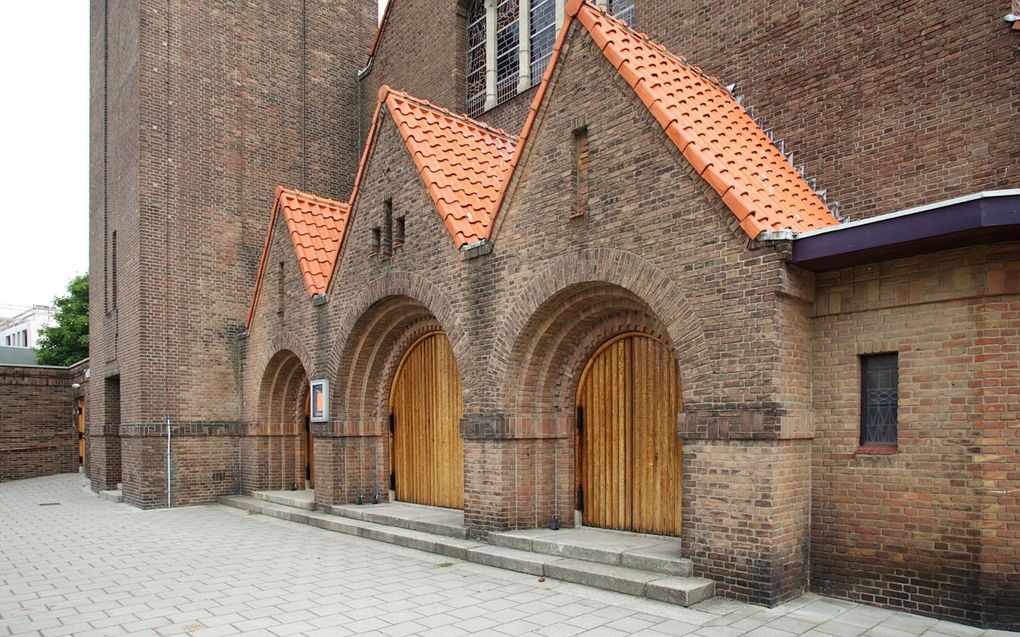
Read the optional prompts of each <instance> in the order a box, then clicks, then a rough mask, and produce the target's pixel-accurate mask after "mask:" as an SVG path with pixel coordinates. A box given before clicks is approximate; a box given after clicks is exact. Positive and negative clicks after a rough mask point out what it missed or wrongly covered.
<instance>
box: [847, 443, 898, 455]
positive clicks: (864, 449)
mask: <svg viewBox="0 0 1020 637" xmlns="http://www.w3.org/2000/svg"><path fill="white" fill-rule="evenodd" d="M897 451H899V447H898V446H897V445H861V446H859V447H857V449H855V450H854V457H857V456H894V455H896V453H897Z"/></svg>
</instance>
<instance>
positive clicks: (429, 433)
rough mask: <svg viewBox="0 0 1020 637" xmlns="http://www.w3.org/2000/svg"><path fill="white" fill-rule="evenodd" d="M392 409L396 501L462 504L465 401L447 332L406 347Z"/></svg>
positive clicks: (395, 383)
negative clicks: (461, 427)
mask: <svg viewBox="0 0 1020 637" xmlns="http://www.w3.org/2000/svg"><path fill="white" fill-rule="evenodd" d="M390 410H391V411H390V413H391V419H392V420H391V425H392V431H393V444H392V447H391V449H392V457H391V461H392V465H391V466H392V467H393V474H394V475H393V477H394V481H395V485H394V486H395V490H396V498H397V500H402V501H404V502H414V503H418V504H428V505H432V506H440V507H449V508H454V509H461V508H463V507H464V442H463V440H462V439H461V437H460V417H461V415H462V413H463V410H464V401H463V398H462V396H461V387H460V374H459V372H458V370H457V362H456V360H455V359H454V356H453V348H452V347H451V345H450V341H449V340H448V339H447V338H446V335H445V334H443V333H442V332H432V333H430V334H426V335H425V336H423V337H422V338H420V339H418V341H416V342H415V343H414V344H413V345H411V347H409V348H408V350H407V353H405V354H404V358H403V360H402V361H401V362H400V365H399V366H398V367H397V373H396V375H395V376H394V380H393V388H392V392H391V395H390Z"/></svg>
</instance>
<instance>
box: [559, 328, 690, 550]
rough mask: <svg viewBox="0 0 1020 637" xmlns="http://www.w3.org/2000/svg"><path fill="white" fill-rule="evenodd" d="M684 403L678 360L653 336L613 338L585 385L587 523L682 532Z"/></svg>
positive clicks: (582, 466)
mask: <svg viewBox="0 0 1020 637" xmlns="http://www.w3.org/2000/svg"><path fill="white" fill-rule="evenodd" d="M679 406H680V390H679V378H678V374H677V369H676V362H675V360H674V359H673V356H672V353H671V352H670V351H669V350H668V348H667V347H666V346H665V345H663V344H662V343H660V342H659V341H657V340H655V339H652V338H650V337H645V336H638V335H631V336H626V337H622V338H618V339H616V340H614V341H610V342H609V343H607V344H606V345H605V346H603V347H602V348H600V349H599V350H598V351H597V352H596V353H595V355H594V356H593V357H592V359H591V361H590V362H589V364H588V367H587V369H586V370H585V372H584V377H583V378H582V381H581V387H580V389H579V391H578V407H579V417H580V418H582V421H583V422H582V430H581V434H580V435H579V438H578V455H579V461H578V476H579V477H578V485H579V486H580V488H581V490H582V493H583V498H584V503H583V509H584V510H583V516H584V523H585V524H587V525H591V526H599V527H604V528H612V529H623V530H629V531H638V532H644V533H657V534H663V535H679V533H680V442H679V439H678V438H677V435H676V414H677V411H678V410H679Z"/></svg>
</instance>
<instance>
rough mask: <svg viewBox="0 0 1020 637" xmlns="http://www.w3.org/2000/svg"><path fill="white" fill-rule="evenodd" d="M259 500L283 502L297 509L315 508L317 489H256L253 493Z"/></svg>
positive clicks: (311, 509) (310, 509)
mask: <svg viewBox="0 0 1020 637" xmlns="http://www.w3.org/2000/svg"><path fill="white" fill-rule="evenodd" d="M252 495H253V496H254V497H255V498H257V499H259V500H264V501H266V502H272V503H274V504H282V505H284V506H289V507H294V508H295V509H305V510H306V511H314V510H315V491H312V490H311V489H303V490H301V491H255V492H254V493H253V494H252Z"/></svg>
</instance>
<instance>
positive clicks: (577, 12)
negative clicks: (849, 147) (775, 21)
mask: <svg viewBox="0 0 1020 637" xmlns="http://www.w3.org/2000/svg"><path fill="white" fill-rule="evenodd" d="M566 13H567V15H566V20H565V23H564V25H563V27H562V28H561V29H560V33H559V37H558V38H557V40H556V44H555V46H554V47H553V53H552V58H551V59H550V61H549V65H548V67H547V68H546V72H545V76H544V78H543V80H542V84H541V86H540V88H539V90H538V92H537V93H536V94H535V99H534V101H533V102H532V105H531V111H530V112H529V114H528V118H527V120H526V121H525V124H524V129H523V131H522V132H521V142H520V144H519V145H518V151H517V154H515V156H514V158H513V160H512V162H513V165H514V168H516V166H517V164H518V163H519V161H520V155H521V154H522V153H523V152H524V150H525V146H526V140H527V139H528V137H529V136H530V134H531V132H532V130H533V128H534V126H535V119H536V116H537V115H538V113H539V112H540V109H541V107H542V104H543V102H544V100H545V99H546V97H547V95H546V94H547V92H548V86H549V82H550V79H551V78H552V76H553V74H554V73H555V72H556V68H557V67H558V63H559V59H560V52H561V50H562V48H563V45H564V43H565V41H566V37H567V33H568V31H569V29H570V26H571V24H572V23H573V22H574V21H575V20H576V21H577V22H578V23H579V25H580V26H581V27H583V29H584V31H585V32H586V33H588V34H589V35H590V36H591V38H592V40H593V41H594V43H595V44H596V45H597V46H598V47H599V49H600V50H601V51H602V53H603V55H605V57H606V59H607V60H608V61H609V62H610V64H612V65H613V67H614V68H616V69H617V71H618V72H619V73H620V76H621V77H622V78H623V79H624V81H626V82H627V84H629V85H630V86H631V88H633V89H634V93H635V94H636V95H637V97H638V98H639V99H640V100H641V102H642V103H643V104H644V105H645V107H646V108H647V109H648V111H649V113H651V115H652V116H653V117H654V118H655V120H656V122H658V124H659V126H661V127H662V129H663V130H664V131H665V133H666V135H667V136H668V137H669V139H670V140H671V141H672V142H673V143H674V144H676V146H677V148H678V149H679V150H680V151H681V152H682V153H683V156H684V157H685V158H686V159H687V161H688V162H690V164H691V166H692V167H693V168H694V169H695V170H696V171H697V172H698V174H700V175H701V176H702V177H703V178H704V179H705V181H706V182H707V183H708V184H709V185H710V186H711V187H712V188H713V189H714V190H715V191H716V192H717V193H718V194H719V196H720V197H722V200H723V202H724V203H725V204H726V206H727V207H728V208H729V209H730V211H732V212H733V214H734V215H735V216H736V218H737V219H738V221H739V222H740V227H741V228H743V229H744V231H745V232H746V233H747V234H748V236H750V237H751V238H752V239H754V238H757V237H758V236H759V235H760V234H761V233H762V232H765V231H772V230H794V231H798V232H805V231H808V230H816V229H818V228H824V227H827V226H832V225H837V224H838V223H839V221H838V220H837V219H836V218H835V216H833V214H832V212H831V211H830V210H829V209H828V208H827V207H826V205H825V204H824V203H823V202H822V200H821V199H819V198H818V196H817V195H816V194H815V193H814V190H813V189H812V188H811V187H810V186H809V185H808V184H807V182H806V181H805V180H804V178H803V177H802V176H801V174H800V172H799V171H798V170H797V169H796V168H794V167H793V166H791V165H790V163H789V162H788V161H787V160H786V157H785V156H783V154H782V153H781V152H779V149H778V148H776V146H775V145H774V144H773V143H772V141H771V140H770V139H769V137H768V136H767V135H766V134H765V132H764V131H763V130H762V129H761V127H760V126H758V124H757V123H755V121H754V118H752V117H751V115H750V114H749V113H748V112H747V111H746V110H744V108H743V107H742V106H741V105H740V104H739V103H737V101H736V100H735V99H734V98H733V96H732V95H730V93H729V92H728V91H727V90H726V89H725V88H723V87H722V86H721V85H720V84H719V82H718V80H716V79H715V78H712V77H710V76H708V75H707V74H706V73H704V72H703V71H702V70H701V69H699V68H697V67H695V66H693V65H691V64H688V63H687V62H685V61H683V60H682V59H681V58H678V57H676V56H674V55H672V54H670V53H669V52H668V51H666V50H665V49H664V48H663V47H661V46H660V45H658V44H656V43H654V42H652V41H651V40H650V39H649V38H648V36H646V35H645V34H643V33H639V32H637V31H635V30H633V29H631V28H630V27H628V26H627V25H626V24H625V23H623V22H621V21H620V20H617V19H615V18H613V17H612V16H610V15H608V14H607V13H606V12H605V11H604V10H602V9H600V8H598V7H596V6H594V5H592V4H590V3H588V2H585V1H584V0H570V1H569V2H568V4H567V12H566ZM505 196H506V192H505V191H504V192H502V193H500V198H501V200H502V199H503V198H505ZM501 205H502V201H501V202H500V206H501Z"/></svg>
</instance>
